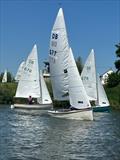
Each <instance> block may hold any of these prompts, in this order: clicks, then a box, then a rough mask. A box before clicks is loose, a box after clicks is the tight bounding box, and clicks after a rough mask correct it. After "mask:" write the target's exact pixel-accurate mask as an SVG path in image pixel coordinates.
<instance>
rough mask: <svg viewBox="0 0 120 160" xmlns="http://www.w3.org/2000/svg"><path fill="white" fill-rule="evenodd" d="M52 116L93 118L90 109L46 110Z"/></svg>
mask: <svg viewBox="0 0 120 160" xmlns="http://www.w3.org/2000/svg"><path fill="white" fill-rule="evenodd" d="M48 114H50V115H51V116H53V117H57V118H65V119H75V120H93V111H92V109H81V110H63V111H62V110H51V111H48Z"/></svg>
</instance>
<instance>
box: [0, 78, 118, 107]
mask: <svg viewBox="0 0 120 160" xmlns="http://www.w3.org/2000/svg"><path fill="white" fill-rule="evenodd" d="M46 84H47V87H48V90H49V93H50V95H51V98H52V99H53V93H52V86H51V83H50V81H46ZM16 88H17V83H15V82H12V83H0V104H13V103H14V102H15V101H16V100H15V98H14V96H15V92H16ZM105 91H106V93H107V96H108V99H109V102H110V106H111V109H116V110H120V85H117V86H115V87H111V88H109V87H107V86H105ZM17 102H20V103H22V102H24V99H19V100H18V99H17ZM53 105H54V106H55V107H61V106H62V107H65V106H69V102H67V101H65V102H62V103H61V102H59V101H53Z"/></svg>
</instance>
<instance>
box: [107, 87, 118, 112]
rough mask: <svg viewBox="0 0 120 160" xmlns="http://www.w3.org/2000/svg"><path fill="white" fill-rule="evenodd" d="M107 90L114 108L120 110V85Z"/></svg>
mask: <svg viewBox="0 0 120 160" xmlns="http://www.w3.org/2000/svg"><path fill="white" fill-rule="evenodd" d="M105 90H106V93H107V96H108V99H109V101H110V105H111V106H112V108H113V109H119V110H120V85H118V86H116V87H113V88H105Z"/></svg>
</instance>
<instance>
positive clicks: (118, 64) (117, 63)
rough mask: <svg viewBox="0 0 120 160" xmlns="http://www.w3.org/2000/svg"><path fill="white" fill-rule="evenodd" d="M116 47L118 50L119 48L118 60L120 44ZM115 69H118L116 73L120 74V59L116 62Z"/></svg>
mask: <svg viewBox="0 0 120 160" xmlns="http://www.w3.org/2000/svg"><path fill="white" fill-rule="evenodd" d="M115 46H116V48H117V50H116V52H115V53H116V56H117V57H118V58H120V43H119V44H117V45H115ZM114 64H115V67H116V69H117V72H116V73H119V72H120V59H118V60H116V61H115V63H114Z"/></svg>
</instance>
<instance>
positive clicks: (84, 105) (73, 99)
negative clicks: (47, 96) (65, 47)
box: [49, 49, 93, 120]
mask: <svg viewBox="0 0 120 160" xmlns="http://www.w3.org/2000/svg"><path fill="white" fill-rule="evenodd" d="M68 85H69V101H70V105H71V106H70V109H68V110H57V111H56V110H55V111H49V113H50V114H51V115H53V116H55V117H59V118H66V119H75V120H93V112H92V107H91V105H90V102H89V99H88V96H87V94H86V91H85V88H84V86H83V83H82V80H81V77H80V75H79V71H78V68H77V66H76V62H75V60H74V57H73V53H72V50H71V49H70V52H69V65H68Z"/></svg>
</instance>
